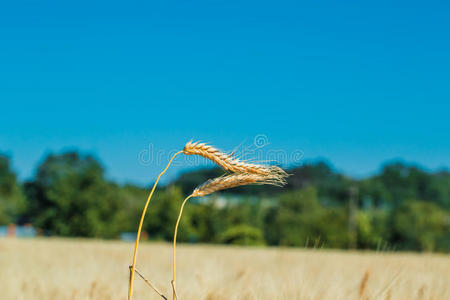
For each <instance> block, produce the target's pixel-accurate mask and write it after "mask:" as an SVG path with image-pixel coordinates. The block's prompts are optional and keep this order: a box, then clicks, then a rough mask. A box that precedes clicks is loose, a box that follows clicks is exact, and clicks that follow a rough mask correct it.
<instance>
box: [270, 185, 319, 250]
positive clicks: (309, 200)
mask: <svg viewBox="0 0 450 300" xmlns="http://www.w3.org/2000/svg"><path fill="white" fill-rule="evenodd" d="M323 214H324V209H323V208H322V206H321V205H320V204H319V201H318V199H317V190H316V188H315V187H312V186H311V187H307V188H304V189H301V190H297V191H293V192H288V193H285V194H283V195H281V197H280V199H279V206H278V211H277V212H276V216H275V222H274V223H275V224H273V226H274V228H273V229H270V228H267V227H266V230H273V231H275V232H276V233H275V234H274V233H269V234H268V235H269V236H272V237H273V236H277V237H278V242H277V244H280V245H284V246H304V245H305V243H306V241H307V240H310V239H316V238H319V237H320V235H321V233H322V232H321V230H320V224H319V223H318V221H320V219H321V217H323ZM269 226H270V225H269Z"/></svg>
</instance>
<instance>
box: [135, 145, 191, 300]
mask: <svg viewBox="0 0 450 300" xmlns="http://www.w3.org/2000/svg"><path fill="white" fill-rule="evenodd" d="M181 153H183V151H178V152H177V153H175V154H174V155H173V156H172V158H171V159H170V160H169V163H168V164H167V166H166V168H165V169H164V170H163V171H162V172H161V174H159V175H158V178H156V181H155V184H154V185H153V188H152V190H151V191H150V194H149V195H148V198H147V202H145V206H144V210H143V211H142V215H141V220H140V222H139V228H138V232H137V236H136V244H135V245H134V254H133V263H132V265H131V272H130V284H129V289H128V299H129V300H133V281H134V272H135V270H136V257H137V251H138V248H139V240H140V238H141V231H142V224H143V223H144V217H145V213H146V212H147V207H148V204H149V203H150V199H151V198H152V196H153V193H154V192H155V188H156V185H157V184H158V181H159V178H161V176H162V175H163V174H164V173H166V171H167V169H168V168H169V166H170V164H171V163H172V161H173V160H174V158H175V157H176V156H177V155H178V154H181Z"/></svg>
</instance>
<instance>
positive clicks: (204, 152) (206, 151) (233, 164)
mask: <svg viewBox="0 0 450 300" xmlns="http://www.w3.org/2000/svg"><path fill="white" fill-rule="evenodd" d="M183 153H184V154H186V155H200V156H202V157H204V158H206V159H209V160H211V161H213V162H214V163H215V164H217V165H218V166H220V167H222V168H223V169H224V170H226V171H230V172H234V173H249V174H259V175H270V174H278V175H280V176H285V175H286V172H284V171H283V170H282V169H281V168H279V167H276V166H264V165H259V164H252V163H247V162H245V161H242V160H240V159H238V158H236V157H234V156H233V155H232V154H226V153H224V152H222V151H220V150H218V149H217V148H215V147H213V146H211V145H208V144H206V143H200V142H192V141H189V142H188V143H187V144H186V145H185V146H184V149H183Z"/></svg>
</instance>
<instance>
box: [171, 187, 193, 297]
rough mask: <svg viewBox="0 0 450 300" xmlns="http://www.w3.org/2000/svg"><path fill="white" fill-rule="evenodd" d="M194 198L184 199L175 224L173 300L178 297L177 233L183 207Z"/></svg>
mask: <svg viewBox="0 0 450 300" xmlns="http://www.w3.org/2000/svg"><path fill="white" fill-rule="evenodd" d="M190 198H192V194H191V195H189V196H187V197H186V199H184V201H183V204H181V208H180V213H179V214H178V219H177V223H176V224H175V232H174V234H173V254H172V265H173V279H172V289H173V300H176V299H177V294H176V292H175V280H176V277H177V274H176V271H177V267H176V246H177V233H178V225H179V224H180V220H181V215H182V214H183V208H184V205H185V204H186V202H187V201H188V200H189V199H190Z"/></svg>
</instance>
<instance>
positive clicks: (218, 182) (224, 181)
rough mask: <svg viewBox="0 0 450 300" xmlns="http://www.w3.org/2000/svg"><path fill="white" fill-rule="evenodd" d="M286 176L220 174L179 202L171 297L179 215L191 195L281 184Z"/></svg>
mask: <svg viewBox="0 0 450 300" xmlns="http://www.w3.org/2000/svg"><path fill="white" fill-rule="evenodd" d="M285 177H286V176H281V175H278V174H271V175H258V174H239V173H238V174H232V175H227V176H221V177H217V178H214V179H210V180H208V181H206V182H205V183H204V184H202V185H200V186H198V187H197V188H196V189H195V190H194V191H193V192H192V194H191V195H189V196H187V197H186V199H184V201H183V203H182V204H181V208H180V212H179V214H178V218H177V222H176V224H175V232H174V235H173V249H172V251H173V253H172V266H173V270H172V271H173V279H172V289H173V299H174V300H175V299H176V292H175V281H176V246H177V233H178V226H179V225H180V220H181V215H182V214H183V209H184V205H185V204H186V203H187V201H188V200H189V199H190V198H192V197H200V196H206V195H209V194H212V193H214V192H217V191H220V190H225V189H230V188H233V187H238V186H243V185H250V184H271V185H276V186H283V185H285V184H286V181H285V179H284V178H285Z"/></svg>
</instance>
